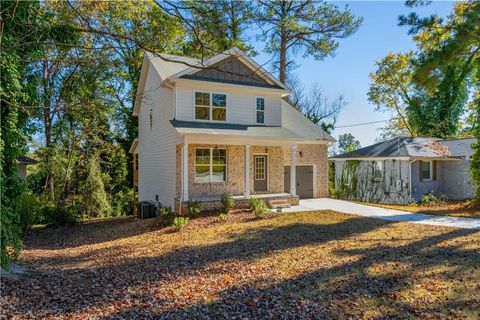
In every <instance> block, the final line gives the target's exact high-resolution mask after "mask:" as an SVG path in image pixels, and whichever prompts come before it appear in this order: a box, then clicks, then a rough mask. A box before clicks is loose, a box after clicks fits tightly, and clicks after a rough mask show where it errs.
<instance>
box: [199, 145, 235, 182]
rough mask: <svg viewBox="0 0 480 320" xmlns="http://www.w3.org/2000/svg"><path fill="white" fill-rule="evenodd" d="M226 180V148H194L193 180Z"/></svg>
mask: <svg viewBox="0 0 480 320" xmlns="http://www.w3.org/2000/svg"><path fill="white" fill-rule="evenodd" d="M225 181H227V150H226V149H220V148H198V149H195V182H196V183H212V182H225Z"/></svg>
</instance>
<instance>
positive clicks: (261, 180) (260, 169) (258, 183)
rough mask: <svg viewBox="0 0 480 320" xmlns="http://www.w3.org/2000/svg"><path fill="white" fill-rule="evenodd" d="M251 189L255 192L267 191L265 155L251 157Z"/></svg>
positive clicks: (266, 162)
mask: <svg viewBox="0 0 480 320" xmlns="http://www.w3.org/2000/svg"><path fill="white" fill-rule="evenodd" d="M253 163H254V170H253V174H254V177H253V189H254V190H255V191H267V189H268V161H267V156H266V155H255V156H253Z"/></svg>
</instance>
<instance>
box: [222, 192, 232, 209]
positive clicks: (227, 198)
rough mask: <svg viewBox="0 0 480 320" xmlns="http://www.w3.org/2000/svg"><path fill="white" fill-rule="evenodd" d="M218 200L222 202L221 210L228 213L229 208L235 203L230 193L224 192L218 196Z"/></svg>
mask: <svg viewBox="0 0 480 320" xmlns="http://www.w3.org/2000/svg"><path fill="white" fill-rule="evenodd" d="M220 202H221V203H222V212H225V213H228V212H229V211H230V209H231V208H232V207H233V205H234V204H235V200H233V197H232V195H231V194H230V193H228V192H224V193H222V196H221V197H220Z"/></svg>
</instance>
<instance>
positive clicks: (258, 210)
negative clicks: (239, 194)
mask: <svg viewBox="0 0 480 320" xmlns="http://www.w3.org/2000/svg"><path fill="white" fill-rule="evenodd" d="M248 206H249V207H250V209H252V210H253V213H254V214H255V217H256V218H263V217H265V215H266V214H267V212H268V211H269V209H268V206H267V204H266V203H265V201H263V200H261V199H258V198H257V197H251V198H250V199H249V200H248Z"/></svg>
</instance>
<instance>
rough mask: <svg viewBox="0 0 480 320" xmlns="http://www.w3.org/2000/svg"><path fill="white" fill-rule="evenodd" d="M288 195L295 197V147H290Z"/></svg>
mask: <svg viewBox="0 0 480 320" xmlns="http://www.w3.org/2000/svg"><path fill="white" fill-rule="evenodd" d="M290 194H291V195H292V196H296V195H297V145H296V144H294V145H292V146H291V147H290Z"/></svg>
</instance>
